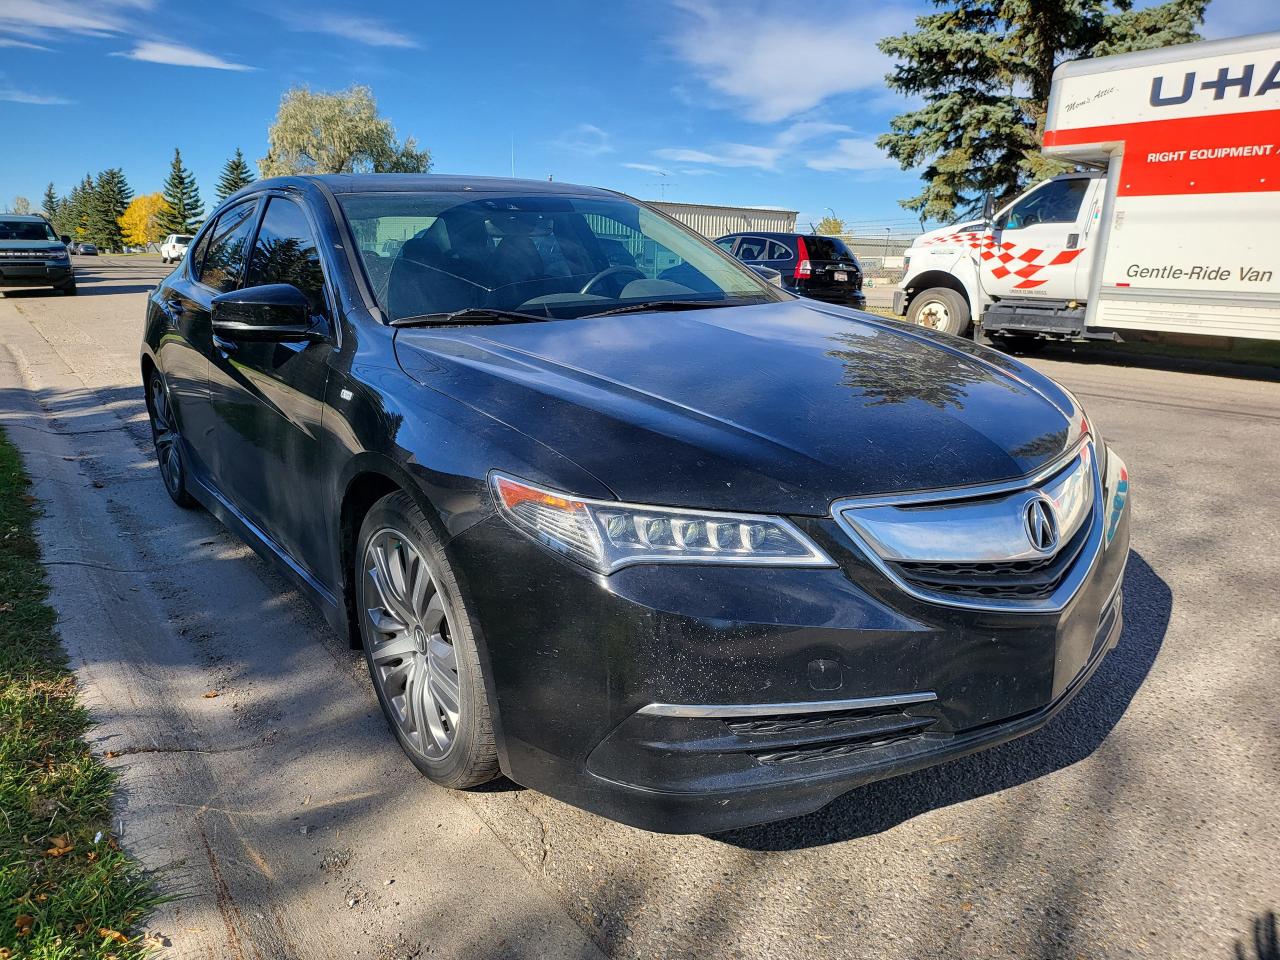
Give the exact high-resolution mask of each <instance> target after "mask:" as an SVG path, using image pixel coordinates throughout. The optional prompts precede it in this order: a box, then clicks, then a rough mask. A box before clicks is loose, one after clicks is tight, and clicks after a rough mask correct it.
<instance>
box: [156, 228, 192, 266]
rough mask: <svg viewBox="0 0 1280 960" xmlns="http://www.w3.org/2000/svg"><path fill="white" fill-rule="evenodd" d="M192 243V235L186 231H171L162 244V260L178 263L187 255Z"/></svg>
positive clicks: (162, 261) (163, 261)
mask: <svg viewBox="0 0 1280 960" xmlns="http://www.w3.org/2000/svg"><path fill="white" fill-rule="evenodd" d="M190 245H191V237H190V236H189V235H187V234H185V233H171V234H169V235H168V236H167V237H165V238H164V243H162V244H160V262H161V263H177V262H178V261H179V260H181V259H182V258H183V257H185V256H186V255H187V247H188V246H190Z"/></svg>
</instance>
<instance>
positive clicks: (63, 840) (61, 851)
mask: <svg viewBox="0 0 1280 960" xmlns="http://www.w3.org/2000/svg"><path fill="white" fill-rule="evenodd" d="M49 842H50V843H51V844H53V846H51V847H50V848H49V849H48V850H46V851H45V852H44V855H45V856H46V857H64V856H66V855H67V854H68V853H70V852H71V851H72V850H74V849H75V848H76V845H75V844H74V843H72V842H71V840H70V838H68V837H54V838H53V839H52V840H50V841H49Z"/></svg>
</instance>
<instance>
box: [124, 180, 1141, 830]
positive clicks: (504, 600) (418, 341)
mask: <svg viewBox="0 0 1280 960" xmlns="http://www.w3.org/2000/svg"><path fill="white" fill-rule="evenodd" d="M141 375H142V378H143V382H144V383H145V384H146V388H147V405H148V410H149V413H150V417H151V425H152V430H153V435H154V439H155V446H156V451H157V460H158V464H159V473H160V476H161V478H162V479H163V481H164V484H165V488H166V489H167V491H168V493H169V495H170V496H171V497H172V498H173V499H174V500H175V501H176V502H177V503H179V504H181V505H184V506H192V505H195V504H200V505H202V506H203V507H205V508H206V509H207V510H209V511H210V512H212V513H213V514H214V515H215V516H217V517H218V518H219V519H220V520H222V521H223V522H224V523H225V524H227V525H228V526H229V527H230V528H232V529H233V530H234V531H236V532H237V533H238V534H239V535H240V536H242V537H243V538H244V539H245V540H247V541H248V542H250V543H251V544H252V545H253V546H254V547H255V548H256V549H257V550H258V551H259V552H260V553H261V554H262V555H263V556H265V557H267V558H269V559H270V560H272V561H274V562H276V563H278V565H279V567H280V569H281V570H282V571H284V573H285V574H286V575H287V576H288V577H290V578H291V579H292V581H293V582H295V583H296V584H297V585H298V586H299V587H300V588H301V589H302V590H303V591H304V592H305V593H306V594H307V595H308V596H310V597H311V598H312V599H313V600H314V601H315V602H316V603H317V604H318V605H319V606H320V608H321V609H322V610H323V611H324V612H325V614H326V616H327V617H328V619H329V621H330V623H331V624H332V625H333V627H334V628H335V629H336V630H338V631H339V632H340V633H341V634H342V635H343V636H345V637H347V638H349V640H350V641H351V643H352V644H353V645H354V646H357V647H361V648H363V650H364V654H365V657H366V659H367V661H368V666H369V672H370V675H371V677H372V683H373V689H374V691H375V693H376V695H377V698H378V700H379V702H380V704H381V706H382V709H383V710H384V711H385V713H386V717H387V721H388V725H389V727H390V729H391V731H392V732H393V734H394V735H395V737H396V739H397V740H398V741H399V743H400V745H401V747H402V748H403V749H404V752H405V753H406V754H407V755H408V758H409V759H410V760H411V761H412V762H413V763H414V764H415V765H416V766H417V767H418V768H419V769H420V770H421V771H422V772H423V773H424V774H425V775H426V776H427V777H429V778H430V779H432V780H434V781H435V782H437V783H440V784H444V785H447V786H450V787H455V788H464V787H469V786H474V785H476V784H479V783H482V782H484V781H486V780H489V779H491V778H493V777H495V776H497V775H498V774H499V773H502V774H505V775H506V776H508V777H510V778H511V779H512V780H514V781H516V782H517V783H520V784H523V785H526V786H528V787H532V788H535V789H538V790H541V791H544V792H546V793H548V794H552V795H554V796H556V797H560V798H562V799H564V800H565V801H567V802H569V803H572V804H576V805H579V806H581V807H584V808H586V809H589V810H593V811H596V812H598V813H600V814H602V815H604V816H607V817H612V818H615V819H618V820H621V821H624V822H627V823H630V824H634V825H637V826H641V827H645V828H647V829H651V830H660V831H668V832H688V831H703V832H705V831H716V830H722V829H726V828H730V827H737V826H742V825H746V824H752V823H760V822H764V821H769V820H775V819H779V818H783V817H790V816H795V815H797V814H802V813H806V812H809V811H813V810H816V809H818V808H819V807H821V806H823V805H824V804H826V803H828V802H829V801H831V800H832V799H833V798H835V797H837V796H839V795H841V794H843V793H845V792H847V791H848V790H850V789H852V788H854V787H856V786H858V785H860V784H863V783H866V782H868V781H871V780H875V779H878V778H882V777H887V776H892V775H895V774H900V773H903V772H906V771H909V770H914V769H917V768H920V767H923V766H926V765H929V764H934V763H938V762H940V761H943V760H946V759H949V758H952V757H957V756H960V755H962V754H965V753H968V752H971V751H974V750H978V749H981V748H984V747H989V746H992V745H994V744H998V743H1000V742H1002V741H1005V740H1009V739H1010V738H1012V737H1016V736H1019V735H1021V734H1024V733H1027V732H1028V731H1031V730H1034V729H1036V728H1037V727H1039V726H1041V725H1042V724H1044V723H1045V722H1046V721H1048V719H1049V718H1050V717H1051V716H1053V715H1054V713H1055V712H1056V711H1058V710H1059V709H1060V708H1061V707H1062V706H1063V704H1065V703H1066V702H1067V701H1068V700H1069V699H1070V698H1071V697H1072V696H1073V695H1074V694H1075V693H1076V692H1077V691H1079V689H1080V688H1081V686H1082V685H1083V684H1084V683H1085V682H1086V681H1087V680H1088V679H1089V677H1090V675H1091V674H1092V673H1093V672H1094V670H1095V668H1096V667H1097V666H1098V664H1099V662H1100V661H1101V660H1102V658H1103V657H1104V656H1105V655H1106V653H1107V651H1108V650H1109V649H1111V647H1112V646H1114V645H1115V643H1116V642H1117V639H1118V637H1119V635H1120V629H1121V602H1122V599H1121V589H1120V587H1121V581H1122V578H1123V574H1124V569H1125V561H1126V557H1127V554H1128V541H1129V527H1128V509H1127V500H1128V486H1129V481H1128V474H1127V471H1126V468H1125V465H1124V463H1123V462H1121V460H1120V457H1119V456H1117V454H1116V453H1115V452H1114V451H1111V450H1109V449H1108V447H1107V445H1106V444H1105V443H1104V442H1103V439H1102V437H1101V436H1100V435H1099V433H1098V430H1097V426H1096V424H1094V422H1093V421H1092V420H1090V419H1089V418H1088V417H1087V416H1086V414H1085V411H1084V410H1083V409H1082V408H1081V406H1080V404H1079V403H1078V402H1077V401H1076V399H1075V398H1074V397H1072V396H1071V394H1070V393H1068V392H1067V391H1066V390H1064V389H1063V388H1062V387H1060V386H1058V385H1057V384H1056V383H1054V382H1053V381H1052V380H1050V379H1048V378H1047V377H1045V376H1043V375H1041V374H1040V373H1037V372H1036V371H1035V370H1033V369H1031V368H1030V367H1028V366H1026V365H1024V364H1022V363H1020V362H1019V361H1017V360H1014V359H1011V358H1010V357H1007V356H1004V355H1002V354H1000V353H997V352H995V351H992V350H989V349H986V348H984V347H982V346H979V345H977V344H974V343H972V342H969V341H967V340H963V339H959V338H955V337H950V336H946V335H943V334H938V333H934V332H932V331H928V330H924V329H921V328H917V327H914V326H909V325H905V324H902V323H898V322H895V321H889V320H883V319H879V318H876V317H873V316H870V315H868V314H866V313H861V312H858V311H854V310H850V309H846V308H843V307H839V306H832V305H827V304H823V303H819V302H816V301H812V300H807V299H803V298H800V297H797V296H795V295H793V294H791V293H788V292H785V291H783V290H781V289H779V288H777V287H775V286H773V285H771V284H769V283H767V282H765V281H764V280H763V279H762V278H761V276H760V275H759V274H758V273H757V272H755V271H753V270H751V269H750V268H749V267H748V266H746V265H744V264H742V263H740V262H738V261H737V260H735V259H733V258H732V257H730V256H729V255H728V254H727V253H725V252H724V251H723V250H721V249H719V248H717V247H716V246H715V245H714V244H712V243H711V242H709V241H708V240H706V239H703V238H702V237H700V236H697V235H696V234H694V233H692V232H691V231H689V230H688V229H686V228H685V227H683V226H681V225H680V224H678V223H676V222H675V221H673V220H671V219H669V218H668V217H666V216H665V215H664V214H662V213H660V212H658V211H657V210H655V209H652V208H650V207H648V206H645V205H644V204H642V203H639V202H637V201H634V200H631V199H630V198H627V197H625V196H622V195H619V194H617V193H613V192H610V191H607V190H600V189H592V188H584V187H575V186H570V185H564V184H552V183H530V182H522V181H516V180H490V179H482V178H461V177H440V176H417V175H368V176H358V175H349V176H344V175H339V176H316V177H295V178H281V179H273V180H264V181H260V182H258V183H254V184H253V185H251V186H249V187H246V188H245V189H243V190H241V191H240V192H239V193H236V194H234V195H232V196H231V197H229V198H228V199H227V200H225V201H224V202H223V203H222V204H221V205H220V206H219V207H218V209H217V210H216V211H215V212H214V213H213V215H212V216H210V217H209V219H208V221H207V222H206V224H205V225H204V227H203V228H202V229H201V230H200V231H199V233H198V234H197V235H196V236H195V237H194V239H193V240H192V242H191V245H190V247H189V251H188V253H187V255H186V256H185V257H184V258H183V259H182V260H181V261H180V262H179V263H178V264H177V266H176V267H175V268H174V270H173V273H172V274H170V275H169V276H168V277H167V278H166V279H165V280H164V281H163V282H162V283H161V284H160V285H159V287H158V288H157V289H156V290H155V291H154V293H153V294H152V295H151V296H150V298H149V300H148V307H147V322H146V331H145V335H144V341H143V344H142V354H141Z"/></svg>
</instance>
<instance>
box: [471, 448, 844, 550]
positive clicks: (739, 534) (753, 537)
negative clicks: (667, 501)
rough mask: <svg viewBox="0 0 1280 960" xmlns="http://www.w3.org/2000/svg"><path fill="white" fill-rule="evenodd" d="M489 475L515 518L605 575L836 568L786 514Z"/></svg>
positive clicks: (549, 543) (503, 510)
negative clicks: (671, 503)
mask: <svg viewBox="0 0 1280 960" xmlns="http://www.w3.org/2000/svg"><path fill="white" fill-rule="evenodd" d="M489 481H490V484H491V485H492V488H493V493H494V499H495V500H496V501H497V504H498V509H499V510H500V511H501V513H502V515H503V516H504V517H506V518H507V519H508V520H509V521H511V523H513V524H514V525H515V526H517V527H519V528H520V529H521V530H523V531H525V532H526V533H528V534H530V535H531V536H533V537H534V538H535V539H537V540H538V541H540V542H541V543H543V544H545V545H547V546H548V547H551V548H552V549H553V550H557V551H559V552H561V553H564V554H566V555H568V556H570V557H573V558H574V559H575V560H578V561H580V562H581V563H584V564H586V565H587V566H589V567H591V568H592V569H593V570H597V571H599V572H600V573H604V574H609V573H613V572H614V571H615V570H617V569H619V568H620V567H625V566H628V565H629V564H633V563H716V564H726V563H727V564H751V565H755V566H773V567H828V566H834V564H833V563H832V561H831V559H830V558H829V557H828V556H827V555H826V554H825V553H823V552H822V550H821V549H820V548H819V547H818V546H817V544H815V543H814V542H813V541H812V540H810V539H809V538H808V537H806V536H805V535H804V534H803V533H802V532H800V530H799V529H797V528H796V526H795V525H794V524H793V523H791V522H790V521H789V520H786V519H784V518H783V517H774V516H761V515H759V514H745V513H720V512H712V511H704V510H681V509H675V508H671V507H654V506H644V505H641V504H636V503H618V502H617V501H613V500H586V499H583V498H581V497H573V496H570V495H568V494H565V493H559V492H557V491H554V490H547V489H545V488H543V487H538V486H535V485H533V484H531V483H528V482H527V481H524V480H519V479H517V478H515V477H511V476H507V475H506V474H501V473H493V474H490V477H489Z"/></svg>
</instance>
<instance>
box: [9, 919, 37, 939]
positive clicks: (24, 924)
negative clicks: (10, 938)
mask: <svg viewBox="0 0 1280 960" xmlns="http://www.w3.org/2000/svg"><path fill="white" fill-rule="evenodd" d="M35 922H36V918H35V917H33V916H32V915H31V914H29V913H20V914H18V915H17V916H16V917H14V918H13V925H14V926H15V927H17V928H18V936H20V937H29V936H31V925H32V924H33V923H35Z"/></svg>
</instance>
